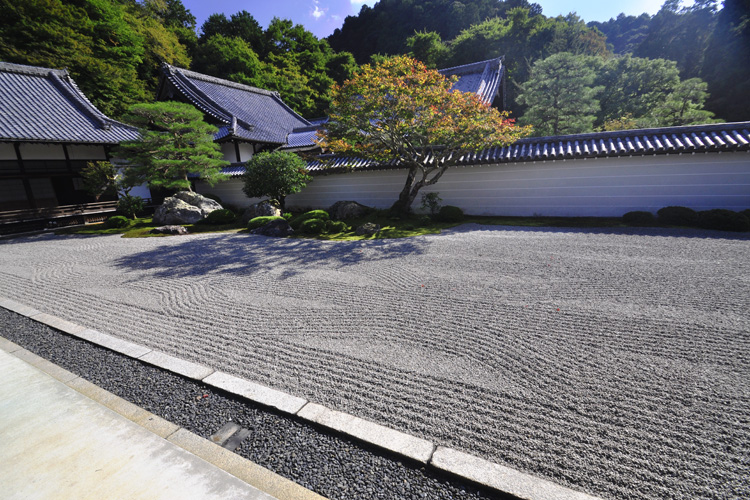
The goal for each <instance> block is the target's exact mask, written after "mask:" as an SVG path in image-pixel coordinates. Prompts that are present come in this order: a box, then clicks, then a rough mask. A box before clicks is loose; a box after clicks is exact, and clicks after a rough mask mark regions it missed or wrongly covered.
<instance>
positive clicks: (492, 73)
mask: <svg viewBox="0 0 750 500" xmlns="http://www.w3.org/2000/svg"><path fill="white" fill-rule="evenodd" d="M438 72H439V73H440V74H442V75H444V76H454V75H455V76H457V77H458V81H457V82H456V83H455V84H454V85H453V90H460V91H461V92H471V93H474V94H477V95H478V96H479V97H480V98H481V99H482V100H483V101H484V102H485V103H487V104H492V101H494V100H495V97H496V96H497V94H498V92H499V91H500V84H501V83H502V81H503V74H504V72H505V67H504V66H503V58H502V57H496V58H495V59H488V60H486V61H479V62H475V63H471V64H464V65H463V66H454V67H453V68H445V69H440V70H438Z"/></svg>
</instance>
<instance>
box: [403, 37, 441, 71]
mask: <svg viewBox="0 0 750 500" xmlns="http://www.w3.org/2000/svg"><path fill="white" fill-rule="evenodd" d="M406 47H407V48H408V49H409V57H413V58H414V59H417V60H418V61H422V62H423V63H424V64H425V66H427V67H428V68H430V69H435V68H445V67H446V64H445V62H446V60H447V59H448V54H449V53H450V49H449V48H448V46H446V45H445V44H444V43H443V41H442V40H441V39H440V35H439V34H438V33H436V32H434V31H429V32H428V31H418V32H416V33H414V35H412V36H410V37H409V38H407V39H406Z"/></svg>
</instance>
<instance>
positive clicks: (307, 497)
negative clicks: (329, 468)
mask: <svg viewBox="0 0 750 500" xmlns="http://www.w3.org/2000/svg"><path fill="white" fill-rule="evenodd" d="M3 307H4V306H3ZM0 350H3V351H5V352H7V353H9V354H11V355H13V356H15V357H16V358H18V359H20V360H22V361H25V362H26V363H29V364H30V365H32V366H34V367H35V368H37V369H39V370H41V371H43V372H45V373H47V374H48V375H50V376H52V377H53V378H55V379H57V380H59V381H60V382H62V383H64V384H65V385H67V386H68V387H70V388H71V389H74V390H76V391H78V392H79V393H81V394H83V395H84V396H86V397H88V398H90V399H92V400H94V401H96V402H97V403H99V404H101V405H102V406H105V407H107V408H109V409H110V410H112V411H114V412H115V413H118V414H120V415H122V416H123V417H125V418H127V419H128V420H130V421H131V422H133V423H136V424H138V425H140V426H141V427H143V428H145V429H146V430H148V431H151V432H153V433H154V434H156V435H157V436H159V437H161V438H163V439H166V440H167V441H169V442H170V443H172V444H175V445H177V446H179V447H180V448H182V449H184V450H185V451H187V452H189V453H192V454H193V455H195V456H197V457H199V458H201V459H203V460H205V461H206V462H208V463H210V464H212V465H214V466H216V467H218V468H219V469H222V470H223V471H225V472H227V473H229V474H231V475H233V476H235V477H236V478H238V479H240V480H242V481H244V482H246V483H248V484H249V485H251V486H254V487H255V488H257V489H259V490H261V491H263V492H265V493H268V494H269V495H271V496H273V497H274V498H277V499H278V500H298V499H299V500H326V498H325V497H322V496H320V495H318V494H317V493H315V492H313V491H310V490H308V489H306V488H304V487H302V486H300V485H298V484H297V483H295V482H293V481H290V480H289V479H286V478H285V477H282V476H279V475H278V474H276V473H275V472H272V471H270V470H268V469H266V468H264V467H261V466H260V465H258V464H256V463H255V462H252V461H250V460H248V459H246V458H243V457H241V456H239V455H237V454H236V453H234V452H231V451H229V450H227V449H226V448H222V447H221V446H219V445H218V444H216V443H213V442H211V441H209V440H208V439H204V438H202V437H200V436H198V435H196V434H193V433H192V432H190V431H188V430H187V429H184V428H182V427H180V426H179V425H177V424H174V423H172V422H169V421H168V420H165V419H163V418H161V417H159V416H157V415H154V414H153V413H151V412H148V411H146V410H144V409H143V408H141V407H139V406H137V405H134V404H133V403H131V402H130V401H127V400H125V399H123V398H121V397H119V396H117V395H115V394H112V393H111V392H109V391H106V390H104V389H102V388H101V387H99V386H97V385H95V384H92V383H91V382H89V381H88V380H86V379H84V378H81V377H79V376H78V375H76V374H75V373H71V372H69V371H67V370H65V369H63V368H61V367H59V366H58V365H56V364H54V363H52V362H50V361H48V360H46V359H44V358H42V357H40V356H38V355H36V354H34V353H33V352H31V351H28V350H26V349H24V348H22V347H21V346H19V345H17V344H15V343H13V342H11V341H9V340H7V339H5V338H3V337H0Z"/></svg>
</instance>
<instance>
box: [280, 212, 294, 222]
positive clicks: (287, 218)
mask: <svg viewBox="0 0 750 500" xmlns="http://www.w3.org/2000/svg"><path fill="white" fill-rule="evenodd" d="M281 216H282V217H283V218H284V220H287V221H288V220H290V219H291V218H292V212H284V213H283V214H281Z"/></svg>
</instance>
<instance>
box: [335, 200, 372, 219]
mask: <svg viewBox="0 0 750 500" xmlns="http://www.w3.org/2000/svg"><path fill="white" fill-rule="evenodd" d="M369 211H370V207H366V206H365V205H362V204H361V203H357V202H356V201H337V202H336V203H334V204H333V205H331V208H329V209H328V214H329V215H330V216H331V219H333V220H345V219H356V218H357V217H362V216H363V215H366V214H367V212H369Z"/></svg>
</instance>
